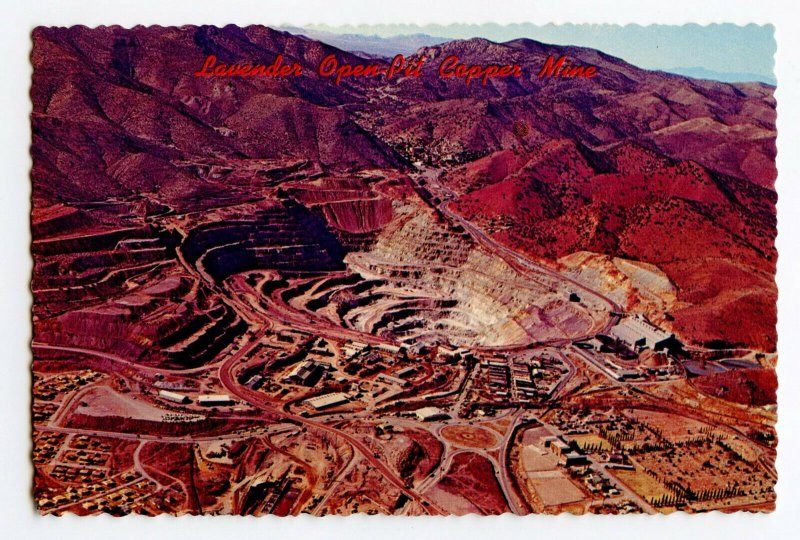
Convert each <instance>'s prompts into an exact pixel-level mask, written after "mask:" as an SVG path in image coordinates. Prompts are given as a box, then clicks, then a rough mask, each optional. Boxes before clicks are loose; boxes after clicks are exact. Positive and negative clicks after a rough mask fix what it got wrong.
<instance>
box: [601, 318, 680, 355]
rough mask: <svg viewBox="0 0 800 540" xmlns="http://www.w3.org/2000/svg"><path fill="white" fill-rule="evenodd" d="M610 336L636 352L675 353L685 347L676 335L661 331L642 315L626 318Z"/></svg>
mask: <svg viewBox="0 0 800 540" xmlns="http://www.w3.org/2000/svg"><path fill="white" fill-rule="evenodd" d="M610 334H611V337H613V338H615V339H617V340H619V341H621V342H622V343H624V344H625V345H626V346H628V347H629V348H630V349H632V350H634V351H638V350H641V349H645V348H647V349H651V350H653V351H662V350H668V351H670V352H673V351H676V350H680V349H681V348H682V346H683V345H682V344H681V343H680V341H678V340H677V339H676V338H675V334H670V333H669V332H666V331H665V330H662V329H660V328H659V327H657V326H655V325H653V324H652V323H650V321H648V320H647V319H646V318H645V317H644V316H643V315H640V314H635V315H631V316H629V317H626V318H625V319H623V320H622V321H621V322H620V323H619V324H618V325H616V326H615V327H614V328H612V329H611V331H610Z"/></svg>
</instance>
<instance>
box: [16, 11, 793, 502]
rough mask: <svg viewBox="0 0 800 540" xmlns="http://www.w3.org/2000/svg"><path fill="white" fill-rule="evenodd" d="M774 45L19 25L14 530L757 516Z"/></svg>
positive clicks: (684, 38) (425, 31)
mask: <svg viewBox="0 0 800 540" xmlns="http://www.w3.org/2000/svg"><path fill="white" fill-rule="evenodd" d="M773 32H774V29H773V28H772V27H771V26H755V25H751V26H747V27H741V26H734V25H711V26H704V27H701V26H697V25H690V26H648V27H622V26H595V27H589V26H581V25H549V26H540V27H537V26H533V25H514V26H509V27H501V26H496V25H494V26H491V25H486V26H472V27H466V26H463V25H462V26H458V25H454V26H449V27H446V26H440V27H429V28H425V27H402V28H399V29H398V28H392V27H390V26H384V27H323V26H309V27H304V28H300V27H267V26H257V25H256V26H242V27H239V26H233V25H230V26H224V27H217V26H180V27H174V26H173V27H162V26H137V27H133V28H126V27H122V26H99V27H95V28H89V27H85V26H73V27H44V26H40V27H37V28H35V29H34V30H33V32H32V36H31V37H32V50H31V63H32V66H33V79H32V85H31V92H30V97H31V101H32V114H31V130H32V146H31V155H32V160H33V167H32V170H31V185H32V214H31V233H32V244H31V253H32V257H33V260H34V268H33V275H32V281H31V289H32V294H33V307H32V317H33V341H32V343H31V353H32V358H33V361H32V371H33V384H32V400H33V401H32V422H33V441H32V444H33V452H32V462H33V469H34V481H33V498H34V503H35V505H36V507H37V509H38V511H39V512H41V513H42V514H54V515H61V514H65V513H72V514H78V515H93V514H104V513H105V514H111V515H117V516H118V515H126V514H141V515H149V516H152V515H158V514H172V515H183V514H216V515H219V514H230V515H240V516H243V515H255V516H259V515H266V514H274V515H278V516H290V515H299V514H310V515H312V516H326V515H351V514H356V513H365V514H390V515H404V516H422V515H465V514H479V515H491V514H504V513H512V514H518V515H526V514H559V513H573V514H628V513H644V514H659V513H667V514H670V513H675V512H687V513H700V512H707V511H711V510H722V511H725V512H735V511H750V512H770V511H772V510H773V509H774V507H775V499H776V497H775V490H774V487H775V484H776V481H777V473H776V469H775V460H776V449H777V439H778V435H777V433H776V429H775V425H776V419H777V416H776V415H777V399H776V388H777V377H776V372H775V367H776V363H777V350H776V342H777V333H776V299H777V287H776V282H775V273H776V260H777V251H776V248H775V238H776V231H777V224H776V201H777V195H776V191H775V180H776V177H777V170H776V166H775V159H776V101H775V97H774V95H773V93H774V92H775V89H776V81H775V79H774V76H773V73H772V68H773V59H772V55H773V53H774V51H775V41H774V38H773Z"/></svg>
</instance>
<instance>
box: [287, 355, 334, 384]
mask: <svg viewBox="0 0 800 540" xmlns="http://www.w3.org/2000/svg"><path fill="white" fill-rule="evenodd" d="M324 370H325V369H324V366H323V365H322V364H320V363H318V362H314V361H313V360H307V361H305V362H303V363H301V364H297V365H296V366H295V367H294V368H292V370H291V371H290V372H289V373H288V374H287V375H286V376H285V377H284V378H283V382H286V383H292V384H300V385H303V386H314V385H315V384H317V382H318V381H319V379H320V377H321V376H322V372H323V371H324Z"/></svg>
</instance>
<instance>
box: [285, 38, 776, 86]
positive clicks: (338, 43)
mask: <svg viewBox="0 0 800 540" xmlns="http://www.w3.org/2000/svg"><path fill="white" fill-rule="evenodd" d="M279 29H280V30H284V31H287V32H291V33H293V34H301V35H305V36H308V37H310V38H312V39H315V40H318V41H322V42H324V43H327V44H329V45H333V46H334V47H337V48H339V49H342V50H345V51H348V52H352V53H365V54H367V55H370V56H380V57H384V58H386V57H393V56H394V55H396V54H404V55H409V54H412V53H414V52H416V51H417V50H418V49H419V48H421V47H430V46H433V45H440V44H442V43H446V42H448V41H459V40H456V39H453V38H446V37H441V36H431V35H428V34H424V33H417V34H401V35H397V36H392V37H381V36H378V35H375V34H373V35H365V34H353V33H343V34H337V33H335V32H329V31H325V30H316V29H311V28H300V27H289V26H287V27H281V28H279ZM523 39H524V38H523ZM645 69H655V68H645ZM657 71H664V72H667V73H674V74H676V75H683V76H685V77H692V78H694V79H707V80H711V81H719V82H726V83H744V82H762V83H765V84H770V85H772V86H775V84H776V79H775V77H774V76H769V75H761V74H757V73H745V72H724V71H714V70H711V69H707V68H705V67H702V66H678V67H666V68H659V69H657Z"/></svg>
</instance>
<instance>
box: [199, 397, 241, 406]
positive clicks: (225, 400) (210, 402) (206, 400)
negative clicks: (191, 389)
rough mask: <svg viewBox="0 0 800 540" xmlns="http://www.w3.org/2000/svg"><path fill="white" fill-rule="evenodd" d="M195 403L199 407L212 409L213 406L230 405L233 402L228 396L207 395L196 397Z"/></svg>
mask: <svg viewBox="0 0 800 540" xmlns="http://www.w3.org/2000/svg"><path fill="white" fill-rule="evenodd" d="M197 403H198V404H199V405H205V406H207V407H213V406H215V405H232V404H233V400H232V399H231V396H229V395H228V394H207V395H205V396H200V397H198V398H197Z"/></svg>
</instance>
